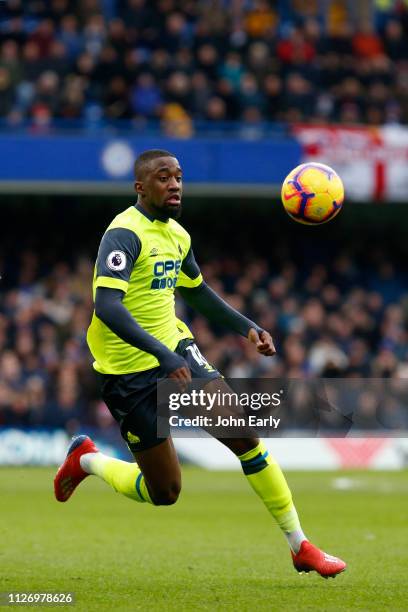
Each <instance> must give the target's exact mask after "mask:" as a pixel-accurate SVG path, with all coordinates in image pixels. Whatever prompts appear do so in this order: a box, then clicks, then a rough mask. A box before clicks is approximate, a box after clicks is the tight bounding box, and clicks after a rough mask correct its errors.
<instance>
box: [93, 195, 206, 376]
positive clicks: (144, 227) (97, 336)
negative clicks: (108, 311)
mask: <svg viewBox="0 0 408 612" xmlns="http://www.w3.org/2000/svg"><path fill="white" fill-rule="evenodd" d="M201 283H202V276H201V274H200V270H199V268H198V266H197V264H196V262H195V260H194V255H193V253H192V250H191V238H190V235H189V234H188V232H187V231H186V230H185V229H184V228H183V227H182V226H181V225H180V224H179V223H178V222H177V221H175V220H174V219H169V220H168V221H167V222H163V221H159V220H158V219H154V218H152V217H150V216H149V215H148V214H147V213H145V212H143V211H142V210H141V209H139V208H138V207H136V206H131V207H130V208H128V209H127V210H125V211H123V212H122V213H120V214H119V215H117V216H116V217H115V218H114V219H113V221H112V223H111V224H110V225H109V227H108V229H107V230H106V232H105V234H104V235H103V237H102V241H101V244H100V246H99V251H98V257H97V260H96V264H95V270H94V279H93V294H94V299H95V293H96V289H97V288H98V287H109V288H113V289H120V290H122V291H123V292H124V293H125V296H124V298H123V305H124V306H125V307H126V308H127V309H128V310H129V312H130V313H131V315H132V316H133V317H134V318H135V319H136V321H137V322H138V323H139V325H140V326H141V327H143V329H145V330H146V331H147V332H148V333H149V334H151V335H152V336H154V337H155V338H156V339H157V340H160V342H162V343H163V344H165V345H166V346H167V348H169V349H170V350H171V351H174V349H175V348H176V346H177V344H178V343H179V341H180V340H182V339H183V338H191V337H192V334H191V332H190V330H189V329H188V327H187V325H186V324H185V323H184V322H182V321H180V320H179V319H177V318H176V313H175V299H174V291H175V288H176V286H183V287H197V286H199V285H200V284H201ZM87 340H88V345H89V348H90V350H91V353H92V355H93V357H94V359H95V361H94V368H95V369H96V370H97V371H98V372H101V373H102V374H128V373H131V372H141V371H144V370H149V369H151V368H154V367H156V366H158V365H159V364H158V361H157V359H156V357H154V356H153V355H151V354H150V353H146V352H145V351H142V350H140V349H138V348H136V347H134V346H132V345H130V344H128V343H127V342H125V341H124V340H122V339H121V338H119V336H117V335H116V334H115V333H114V332H113V331H112V330H110V329H109V327H107V326H106V325H105V324H104V323H103V322H102V321H101V320H100V319H99V318H98V317H97V316H96V314H95V312H94V313H93V317H92V321H91V324H90V326H89V329H88V334H87Z"/></svg>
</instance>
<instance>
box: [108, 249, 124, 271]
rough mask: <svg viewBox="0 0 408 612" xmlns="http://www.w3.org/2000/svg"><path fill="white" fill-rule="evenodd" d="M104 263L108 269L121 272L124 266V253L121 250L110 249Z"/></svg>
mask: <svg viewBox="0 0 408 612" xmlns="http://www.w3.org/2000/svg"><path fill="white" fill-rule="evenodd" d="M106 265H107V266H108V268H109V270H113V271H114V272H121V270H124V269H125V267H126V255H125V253H124V252H123V251H112V252H111V253H109V255H108V256H107V258H106Z"/></svg>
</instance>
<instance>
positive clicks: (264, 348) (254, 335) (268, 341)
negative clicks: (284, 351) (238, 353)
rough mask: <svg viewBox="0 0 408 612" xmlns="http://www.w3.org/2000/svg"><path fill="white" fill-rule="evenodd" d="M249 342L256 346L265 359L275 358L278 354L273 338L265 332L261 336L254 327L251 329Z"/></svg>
mask: <svg viewBox="0 0 408 612" xmlns="http://www.w3.org/2000/svg"><path fill="white" fill-rule="evenodd" d="M248 340H249V341H250V342H252V344H255V346H256V350H257V351H258V353H260V354H261V355H265V357H273V355H275V353H276V349H275V345H274V343H273V340H272V336H271V335H270V334H269V333H268V332H267V331H265V330H262V331H261V332H260V333H259V334H258V332H257V331H256V329H255V328H254V327H251V329H250V330H249V333H248Z"/></svg>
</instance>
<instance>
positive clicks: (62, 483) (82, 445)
mask: <svg viewBox="0 0 408 612" xmlns="http://www.w3.org/2000/svg"><path fill="white" fill-rule="evenodd" d="M97 452H98V449H97V448H96V446H95V444H94V443H93V441H92V440H91V438H89V437H88V436H78V437H77V438H74V439H73V441H72V442H71V444H70V446H69V448H68V452H67V456H66V458H65V461H64V463H63V464H62V465H61V466H60V468H59V469H58V472H57V473H56V475H55V478H54V492H55V497H56V499H57V500H58V501H60V502H66V501H67V499H69V498H70V497H71V495H72V493H73V492H74V491H75V489H76V488H77V486H78V485H79V484H80V483H81V482H82V481H83V480H84V478H86V477H87V476H89V474H87V472H84V470H83V469H82V468H81V463H80V458H81V456H82V455H84V454H85V453H97Z"/></svg>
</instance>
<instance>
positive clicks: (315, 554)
mask: <svg viewBox="0 0 408 612" xmlns="http://www.w3.org/2000/svg"><path fill="white" fill-rule="evenodd" d="M292 560H293V565H294V566H295V569H296V570H297V571H298V572H299V573H301V572H306V573H308V572H313V571H314V572H317V573H318V574H320V575H321V576H323V578H335V577H336V576H337V574H340V573H341V572H344V570H345V569H346V567H347V566H346V564H345V563H344V561H342V560H341V559H338V558H337V557H332V555H328V554H327V553H325V552H323V551H322V550H320V548H317V546H313V544H311V542H308V540H304V541H303V542H302V544H301V546H300V550H299V552H298V553H297V554H296V555H295V554H294V553H293V552H292Z"/></svg>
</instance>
